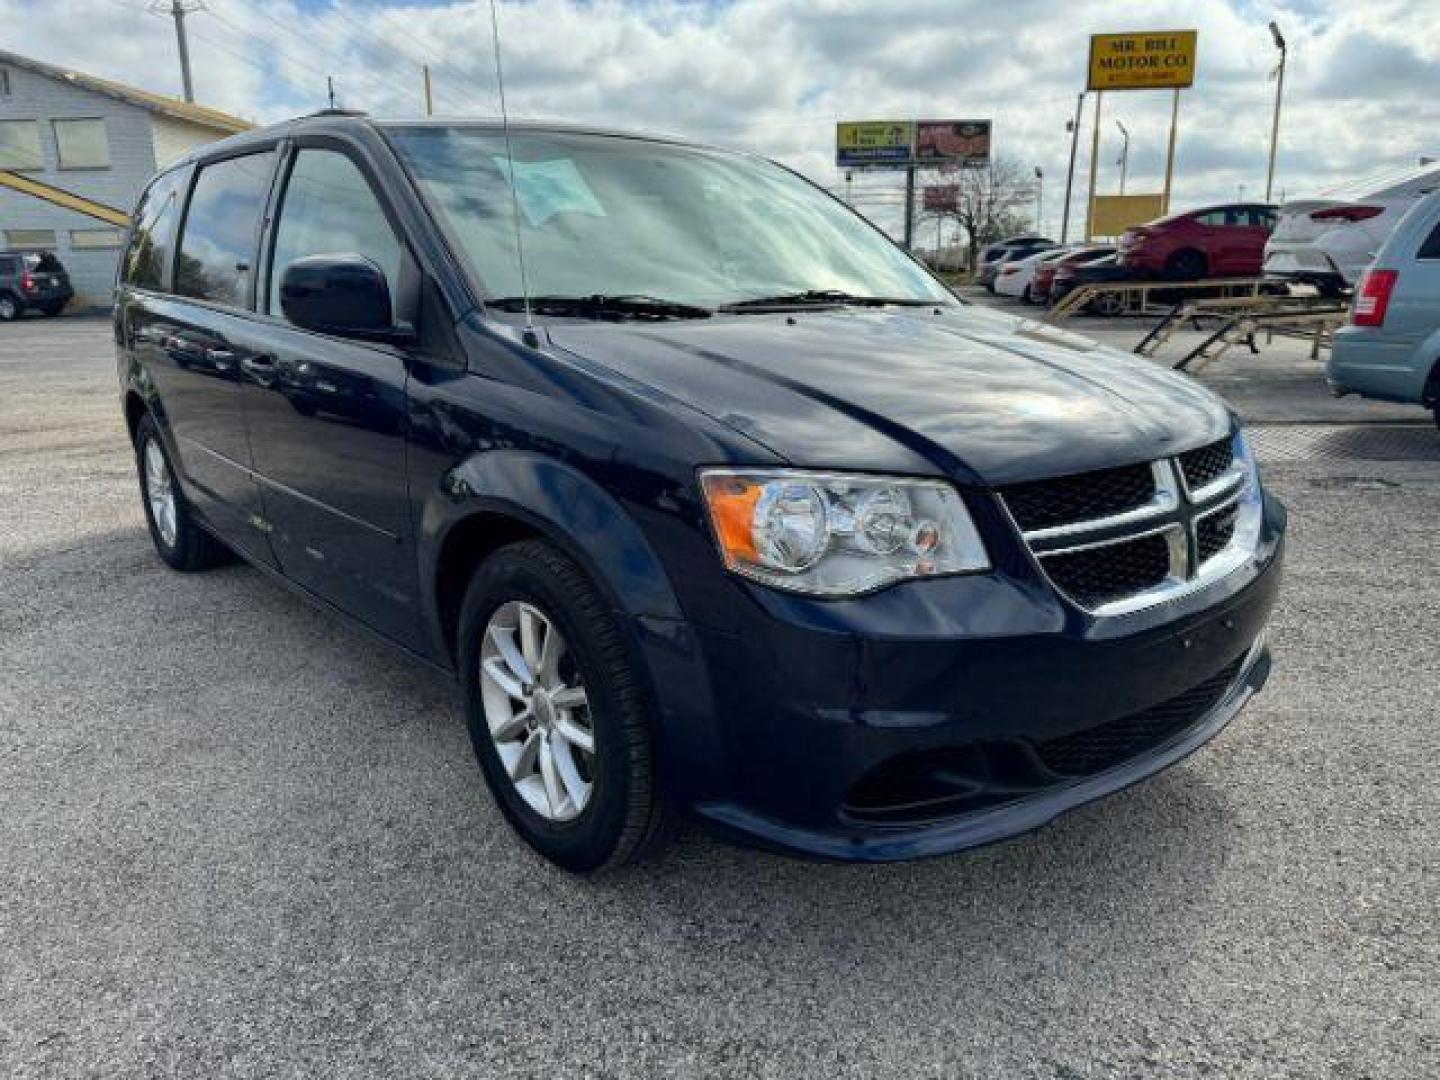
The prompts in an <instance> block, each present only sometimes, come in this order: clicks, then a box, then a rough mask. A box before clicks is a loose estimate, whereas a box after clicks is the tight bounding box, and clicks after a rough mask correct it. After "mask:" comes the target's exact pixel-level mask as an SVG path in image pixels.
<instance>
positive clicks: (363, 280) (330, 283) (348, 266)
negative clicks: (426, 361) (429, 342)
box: [280, 253, 413, 343]
mask: <svg viewBox="0 0 1440 1080" xmlns="http://www.w3.org/2000/svg"><path fill="white" fill-rule="evenodd" d="M280 310H281V311H283V312H284V313H285V318H287V319H289V320H290V321H291V322H292V323H294V324H295V325H296V326H298V327H301V328H302V329H305V330H315V331H317V332H319V333H322V334H334V335H336V336H338V337H355V338H363V339H365V340H367V341H389V342H396V343H403V342H404V341H407V340H410V339H411V338H412V337H413V335H412V334H411V333H410V332H409V331H408V330H406V329H404V328H402V327H397V326H396V325H395V324H394V323H393V322H392V320H391V314H390V286H389V284H388V283H387V282H386V281H385V271H383V270H381V269H380V267H379V266H377V265H376V264H375V263H374V262H373V261H372V260H370V259H367V258H366V257H365V256H363V255H356V254H348V253H347V254H342V255H311V256H309V257H308V258H304V259H297V260H295V261H294V262H292V263H291V264H290V265H289V266H287V267H285V272H284V274H283V275H281V278H280Z"/></svg>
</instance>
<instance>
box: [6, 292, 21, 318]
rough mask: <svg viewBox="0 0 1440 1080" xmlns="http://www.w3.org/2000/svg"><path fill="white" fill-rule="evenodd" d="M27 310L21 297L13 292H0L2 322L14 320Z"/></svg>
mask: <svg viewBox="0 0 1440 1080" xmlns="http://www.w3.org/2000/svg"><path fill="white" fill-rule="evenodd" d="M24 311H25V305H24V304H23V303H21V302H20V298H19V297H18V296H16V295H15V294H14V293H11V292H3V293H0V322H13V321H14V320H16V319H18V318H19V317H20V316H21V314H22V313H23V312H24Z"/></svg>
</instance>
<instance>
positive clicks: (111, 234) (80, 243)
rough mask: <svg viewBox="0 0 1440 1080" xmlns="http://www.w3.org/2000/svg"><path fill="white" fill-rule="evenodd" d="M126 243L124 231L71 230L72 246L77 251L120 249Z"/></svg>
mask: <svg viewBox="0 0 1440 1080" xmlns="http://www.w3.org/2000/svg"><path fill="white" fill-rule="evenodd" d="M124 243H125V230H124V229H71V230H70V246H71V247H72V248H74V249H75V250H76V251H81V250H83V249H85V248H118V247H121V246H123V245H124Z"/></svg>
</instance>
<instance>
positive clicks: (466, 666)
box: [457, 540, 675, 874]
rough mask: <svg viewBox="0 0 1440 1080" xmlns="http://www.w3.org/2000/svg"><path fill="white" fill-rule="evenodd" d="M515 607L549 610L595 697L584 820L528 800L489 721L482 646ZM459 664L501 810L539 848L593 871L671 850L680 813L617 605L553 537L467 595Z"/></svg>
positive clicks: (484, 573)
mask: <svg viewBox="0 0 1440 1080" xmlns="http://www.w3.org/2000/svg"><path fill="white" fill-rule="evenodd" d="M510 601H523V602H525V603H528V604H531V605H533V606H534V607H536V608H539V609H540V611H541V612H543V613H544V615H545V616H546V617H547V618H548V619H550V620H551V622H552V623H553V624H554V625H555V626H556V627H557V628H558V629H559V630H560V632H561V633H562V634H563V636H564V638H565V641H566V643H567V644H568V646H569V650H570V653H571V655H572V657H573V660H574V663H575V667H576V669H577V670H578V674H579V677H580V678H581V680H582V681H583V684H584V687H585V691H586V694H587V697H588V698H589V715H590V722H591V727H592V728H593V731H594V736H595V757H594V776H593V779H592V784H593V788H592V791H591V794H590V797H589V801H588V802H587V803H586V805H585V807H584V809H583V810H582V811H581V812H580V814H579V816H578V817H576V818H574V819H572V820H569V821H563V822H557V821H552V820H548V819H547V818H545V817H542V816H541V815H540V814H538V813H536V812H535V810H534V809H533V808H532V807H531V806H530V805H529V804H528V803H527V802H526V801H525V799H524V798H523V797H522V796H521V795H520V793H519V791H517V790H516V787H515V784H514V782H513V781H512V780H511V779H510V777H509V774H508V773H507V772H506V771H505V768H504V765H503V764H502V762H501V760H500V755H499V753H498V752H497V751H496V748H495V741H494V740H493V739H492V738H491V735H490V729H489V725H488V724H487V722H486V718H485V710H484V704H483V700H482V695H481V686H480V674H479V672H480V651H481V645H482V640H483V637H484V634H485V630H486V627H487V626H488V625H489V622H490V618H491V616H492V615H493V614H494V613H495V612H496V611H497V609H499V608H500V607H501V605H503V604H506V603H508V602H510ZM457 658H458V662H459V669H460V672H461V687H462V693H463V697H464V701H465V718H466V723H467V725H468V727H469V730H470V742H471V745H472V746H473V748H474V750H475V757H476V759H477V760H478V761H479V763H480V769H481V772H482V773H483V774H484V776H485V781H486V784H487V785H488V786H489V788H490V793H491V794H492V795H493V796H494V798H495V801H496V803H497V804H498V805H499V807H500V810H501V812H502V813H503V814H504V815H505V818H506V820H507V821H509V823H510V825H511V826H512V827H513V828H514V829H515V831H516V832H518V833H519V834H520V836H521V837H522V838H523V839H524V840H525V841H526V842H527V843H528V844H530V846H531V847H533V848H534V849H535V850H536V851H538V852H539V853H540V854H541V855H543V856H545V858H547V859H549V860H550V861H551V862H553V863H555V864H556V865H558V866H561V867H563V868H564V869H566V870H569V871H572V872H574V873H582V874H593V873H598V872H602V871H605V870H610V869H614V868H616V867H620V866H623V865H625V864H627V863H631V862H634V861H636V860H637V859H640V858H643V857H645V856H647V855H652V854H654V853H656V852H658V851H659V850H660V849H661V848H662V847H663V846H664V845H665V843H666V842H667V841H668V840H669V838H670V836H671V835H672V832H673V826H674V822H675V813H674V811H673V809H672V808H671V806H670V805H669V803H668V801H667V800H666V798H665V795H664V793H663V791H662V790H661V788H660V783H659V776H658V771H657V767H656V750H655V732H654V727H653V724H652V723H651V721H650V717H649V710H648V709H647V707H646V704H645V695H644V693H643V691H642V690H641V686H640V681H639V679H638V677H637V674H636V671H635V667H634V663H633V662H632V660H631V658H630V655H629V650H628V649H627V648H626V644H625V642H624V640H623V638H622V637H621V633H620V628H619V626H618V624H617V622H616V620H615V616H614V615H613V614H612V613H611V610H610V605H609V604H607V603H606V602H605V600H604V599H603V598H602V596H601V595H600V592H599V590H598V589H596V587H595V585H594V583H593V582H592V581H591V580H590V579H589V578H588V577H587V576H586V575H585V573H584V571H582V570H581V569H580V567H578V566H577V565H576V564H575V563H574V562H573V561H572V560H571V559H570V558H568V557H567V556H566V555H565V554H564V553H563V552H561V551H560V550H559V549H557V548H556V547H554V546H553V545H552V544H550V543H548V542H546V541H543V540H525V541H522V542H520V543H516V544H512V545H510V546H508V547H504V548H501V549H500V550H499V551H497V552H496V553H495V554H493V555H491V556H490V557H489V558H488V559H486V560H485V562H484V563H482V564H481V566H480V568H479V569H478V570H477V571H476V572H475V576H474V577H473V578H472V579H471V581H470V585H469V587H468V588H467V590H466V593H465V603H464V606H463V607H462V608H461V612H460V626H459V650H458V656H457Z"/></svg>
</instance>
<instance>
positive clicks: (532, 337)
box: [490, 0, 540, 349]
mask: <svg viewBox="0 0 1440 1080" xmlns="http://www.w3.org/2000/svg"><path fill="white" fill-rule="evenodd" d="M490 31H491V34H492V36H493V37H494V39H495V84H496V85H497V86H498V87H499V88H500V123H501V124H502V125H503V127H504V129H505V163H506V165H507V166H509V169H510V207H511V211H512V218H513V220H514V222H515V257H516V259H517V260H518V261H519V263H520V298H521V299H522V300H523V301H524V303H525V329H524V330H523V331H522V332H521V336H522V337H523V338H524V341H525V344H526V345H529V346H530V347H531V348H532V349H538V348H539V347H540V335H539V334H537V333H536V332H535V325H534V323H533V322H531V319H530V279H529V278H528V277H527V276H526V273H525V243H524V241H523V240H522V239H521V237H520V194H519V192H518V191H517V190H516V187H515V154H514V152H513V151H512V150H511V149H510V113H509V112H508V111H507V110H506V108H505V71H504V69H503V68H502V67H501V65H500V17H499V15H497V14H496V0H490Z"/></svg>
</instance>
